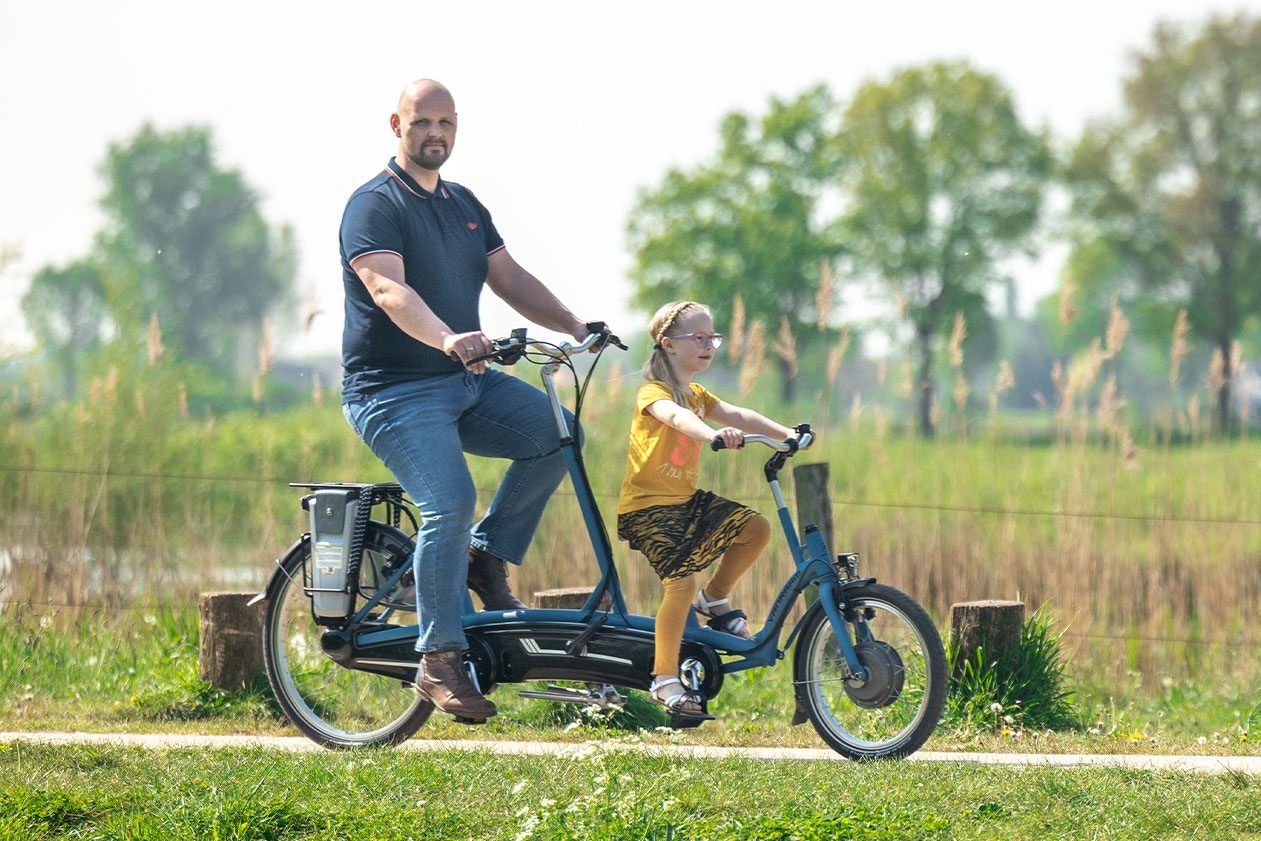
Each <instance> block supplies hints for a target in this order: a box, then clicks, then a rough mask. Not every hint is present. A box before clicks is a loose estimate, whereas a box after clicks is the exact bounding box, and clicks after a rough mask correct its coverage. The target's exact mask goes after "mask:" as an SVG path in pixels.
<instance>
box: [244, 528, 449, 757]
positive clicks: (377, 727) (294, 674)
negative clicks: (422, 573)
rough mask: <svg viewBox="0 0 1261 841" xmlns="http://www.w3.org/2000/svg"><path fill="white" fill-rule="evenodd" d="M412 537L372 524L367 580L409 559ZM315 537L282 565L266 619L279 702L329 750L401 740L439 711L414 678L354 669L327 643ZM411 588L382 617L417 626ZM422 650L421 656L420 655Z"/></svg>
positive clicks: (266, 648) (364, 569)
mask: <svg viewBox="0 0 1261 841" xmlns="http://www.w3.org/2000/svg"><path fill="white" fill-rule="evenodd" d="M411 548H412V543H411V541H410V540H409V539H408V538H407V536H406V535H404V534H403V533H402V532H400V531H399V530H398V529H395V528H392V527H390V526H387V525H384V524H382V523H377V522H372V523H369V524H368V530H367V532H366V533H365V534H364V547H363V563H362V564H361V567H360V569H361V582H363V581H368V582H370V583H371V582H374V581H376V580H380V578H381V571H382V570H386V569H397V568H398V564H400V563H408V556H409V555H410V553H411ZM310 554H311V542H310V541H309V540H305V539H304V540H301V541H299V542H298V543H297V544H296V545H295V546H294V547H293V549H292V550H290V552H289V554H288V555H286V556H285V558H284V560H282V561H281V563H280V568H279V569H278V570H276V573H275V575H274V576H273V580H272V584H271V585H270V586H269V587H268V599H267V611H266V613H265V614H264V617H263V663H264V665H265V666H266V669H267V680H268V682H269V683H270V684H271V688H272V692H274V693H275V695H276V701H277V702H278V703H279V704H280V707H281V709H283V710H284V712H285V715H287V716H288V717H289V720H290V721H292V722H293V723H294V725H296V726H297V728H298V729H299V730H301V731H302V732H303V733H304V734H305V735H306V736H308V737H309V738H310V739H312V740H313V741H315V742H318V743H319V744H321V745H323V746H325V747H329V748H355V747H366V746H369V745H393V744H398V743H399V742H402V741H404V740H405V739H407V738H408V737H410V736H411V735H412V734H413V733H415V732H416V731H417V730H418V729H419V728H420V726H421V725H422V724H424V723H425V721H426V720H427V719H428V718H429V716H430V714H431V713H432V712H433V705H432V704H430V703H429V702H428V701H423V700H421V698H420V696H418V695H417V694H416V693H415V691H413V690H412V688H411V686H410V684H407V683H404V682H403V681H401V680H398V679H397V678H390V677H384V676H382V675H377V674H372V673H370V672H364V671H359V670H356V669H349V668H346V667H344V666H340V665H338V664H337V663H335V662H333V660H331V659H330V658H329V657H328V656H327V655H326V654H325V653H324V650H323V647H322V644H321V643H322V638H323V635H324V631H325V629H324V628H322V627H320V626H319V625H317V624H315V619H314V617H313V615H312V613H311V598H310V596H308V595H307V594H306V592H305V590H304V589H303V588H304V583H303V582H304V576H305V575H307V572H306V570H307V566H308V562H309V560H310ZM412 598H414V597H413V596H411V595H410V594H407V595H400V597H399V598H397V599H395V598H387V600H385V602H384V603H385V604H386V605H387V612H386V615H385V616H382V617H381V618H382V620H383V621H385V622H388V623H389V624H395V625H409V624H411V625H414V624H415V623H416V613H415V611H416V607H415V604H414V603H411V599H412ZM418 656H419V655H418Z"/></svg>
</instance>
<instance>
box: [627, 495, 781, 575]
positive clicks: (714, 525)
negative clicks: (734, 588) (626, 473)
mask: <svg viewBox="0 0 1261 841" xmlns="http://www.w3.org/2000/svg"><path fill="white" fill-rule="evenodd" d="M755 516H757V512H756V511H754V510H753V509H752V508H748V507H747V506H744V505H741V504H740V503H738V502H732V501H731V500H729V499H724V498H723V497H721V496H717V495H716V494H713V493H710V492H709V491H697V492H696V493H694V494H692V498H691V499H689V500H688V501H687V502H684V503H681V504H679V505H652V506H649V507H648V508H641V509H639V510H638V511H628V512H627V513H625V514H619V515H618V517H617V536H618V537H620V538H621V539H622V540H625V541H626V542H627V543H629V544H630V547H631V548H632V549H636V550H638V551H640V552H642V553H643V554H644V556H645V557H646V558H648V563H650V564H651V565H652V568H653V571H655V572H656V573H657V575H658V577H660V578H661V579H662V580H664V579H667V578H684V577H686V576H689V575H691V574H693V573H696V572H700V571H701V570H703V569H706V568H707V567H708V566H709V565H710V564H712V563H713V562H714V561H716V560H718V559H719V558H721V557H722V556H723V553H724V552H726V551H727V548H728V547H729V546H731V542H732V541H733V540H735V539H736V536H737V535H738V534H740V530H741V529H743V528H744V525H745V523H747V522H749V520H750V519H752V518H753V517H755Z"/></svg>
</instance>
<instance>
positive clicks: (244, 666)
mask: <svg viewBox="0 0 1261 841" xmlns="http://www.w3.org/2000/svg"><path fill="white" fill-rule="evenodd" d="M254 596H255V594H254V593H202V594H201V598H199V599H198V601H197V609H198V613H199V615H200V623H199V628H200V632H201V642H200V646H199V649H198V656H197V671H198V674H199V675H200V676H201V679H202V680H204V681H206V682H207V683H209V684H210V685H211V686H213V687H215V688H216V689H223V690H226V691H228V692H237V691H239V690H240V689H241V688H242V687H245V686H248V685H250V684H252V683H254V682H255V681H256V680H257V679H258V677H259V676H260V675H261V674H262V673H263V611H264V610H265V609H266V607H267V605H266V603H265V602H259V603H258V604H256V605H254V606H253V607H250V606H249V605H248V604H247V602H249V600H250V599H252V598H254Z"/></svg>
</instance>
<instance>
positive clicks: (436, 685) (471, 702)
mask: <svg viewBox="0 0 1261 841" xmlns="http://www.w3.org/2000/svg"><path fill="white" fill-rule="evenodd" d="M462 654H463V652H462V651H458V650H451V651H427V652H425V653H424V654H423V655H421V658H420V669H419V670H418V671H417V673H416V684H415V688H416V694H418V695H420V696H421V697H422V698H424V699H425V700H427V701H429V702H430V703H432V704H433V705H434V706H435V707H437V708H438V709H440V710H442V711H443V712H444V713H450V714H451V715H453V716H455V717H456V718H457V719H459V720H461V721H464V722H467V723H469V724H482V723H484V722H485V721H486V719H488V718H490V717H491V716H492V715H494V714H495V713H496V712H498V710H497V709H496V708H495V704H494V703H493V702H492V701H490V700H489V699H487V698H486V696H484V695H482V693H480V692H478V691H477V687H476V686H475V685H473V681H472V680H470V679H469V675H468V672H467V671H465V666H464V663H463V661H462V659H461V655H462Z"/></svg>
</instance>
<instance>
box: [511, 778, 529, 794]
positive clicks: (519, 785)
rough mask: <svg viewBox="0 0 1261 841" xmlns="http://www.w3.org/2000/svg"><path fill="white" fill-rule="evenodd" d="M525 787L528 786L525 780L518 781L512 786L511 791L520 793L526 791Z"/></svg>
mask: <svg viewBox="0 0 1261 841" xmlns="http://www.w3.org/2000/svg"><path fill="white" fill-rule="evenodd" d="M525 787H526V782H525V780H522V781H521V782H519V783H517V784H516V785H515V786H513V787H512V792H511V793H512V794H520V793H521V792H523V791H525Z"/></svg>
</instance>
